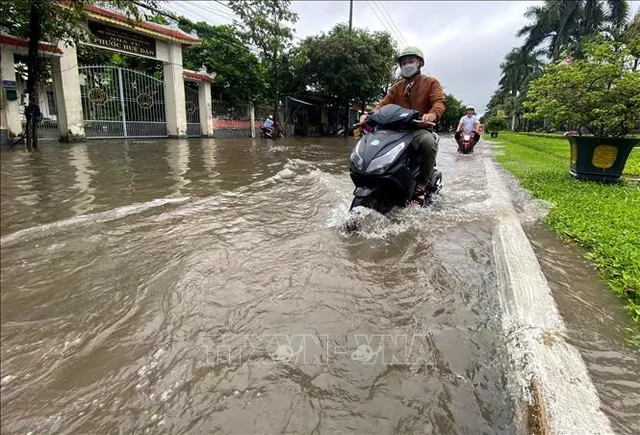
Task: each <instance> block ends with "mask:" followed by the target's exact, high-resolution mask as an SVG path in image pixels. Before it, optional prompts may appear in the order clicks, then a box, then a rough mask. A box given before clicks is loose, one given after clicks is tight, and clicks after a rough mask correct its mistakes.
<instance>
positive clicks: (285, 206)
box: [0, 138, 640, 434]
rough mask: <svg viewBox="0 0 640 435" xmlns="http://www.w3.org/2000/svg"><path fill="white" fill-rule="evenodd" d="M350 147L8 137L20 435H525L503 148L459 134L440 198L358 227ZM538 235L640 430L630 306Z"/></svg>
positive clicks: (613, 406)
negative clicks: (497, 194) (500, 235)
mask: <svg viewBox="0 0 640 435" xmlns="http://www.w3.org/2000/svg"><path fill="white" fill-rule="evenodd" d="M354 143H355V142H354V141H353V140H352V139H351V140H349V141H344V140H341V139H326V140H320V139H307V140H300V139H286V140H282V141H277V142H271V141H261V140H244V139H226V140H211V139H207V140H205V139H202V140H200V139H197V140H188V141H186V140H185V141H177V140H145V141H130V142H113V141H111V142H102V141H98V142H88V143H84V144H75V145H59V144H53V143H52V144H45V145H43V146H42V150H41V151H40V152H39V153H35V154H31V155H30V154H26V153H24V152H22V151H20V150H12V151H3V152H2V153H1V158H2V160H1V176H2V179H1V182H2V187H1V194H2V211H1V218H2V219H1V225H0V235H1V241H0V246H1V249H2V258H1V265H2V274H1V287H2V291H1V315H2V319H1V321H2V334H1V359H2V374H1V375H2V385H1V386H0V388H1V393H2V398H1V403H0V406H1V408H2V432H3V433H28V432H34V433H54V432H55V433H60V432H62V433H66V432H74V433H154V434H156V433H171V434H174V433H175V434H180V433H223V434H249V433H264V434H275V433H310V434H320V433H330V434H333V433H357V434H371V433H384V434H387V433H398V434H400V433H402V434H409V433H419V434H427V433H442V434H444V433H446V434H454V433H455V434H471V433H474V434H476V433H485V434H512V433H517V432H521V431H522V429H521V428H522V426H521V425H522V413H521V411H520V407H519V405H518V401H517V398H518V397H519V396H520V392H519V391H516V390H515V387H514V386H513V385H512V383H511V381H510V376H509V375H508V373H507V367H508V361H507V356H506V351H505V346H504V342H503V339H502V332H501V323H500V320H501V316H500V305H499V300H498V295H497V293H498V291H497V282H496V271H495V266H494V259H493V249H492V242H491V236H492V231H493V225H494V220H493V218H492V208H491V201H490V195H489V192H488V186H487V185H486V178H485V176H484V165H483V162H482V158H483V157H488V156H489V152H488V151H487V150H486V149H485V148H486V146H485V145H484V144H480V145H479V146H478V152H477V153H476V155H472V156H461V155H457V154H456V153H455V147H454V145H453V141H452V140H451V139H449V138H444V139H443V140H442V142H441V150H440V154H439V157H438V166H439V168H440V169H441V170H442V172H443V173H444V185H445V187H444V189H443V191H442V195H441V196H440V197H439V198H437V199H436V202H435V203H434V204H433V205H432V207H430V208H428V209H419V208H410V209H407V210H403V211H401V212H399V213H398V214H397V215H396V216H395V217H394V218H393V219H392V220H387V219H386V218H382V217H381V216H378V215H376V214H375V213H369V214H367V215H365V216H364V221H363V224H362V227H361V229H360V230H359V231H358V232H356V233H355V234H350V233H346V232H345V231H344V224H345V222H346V220H347V210H348V206H349V203H350V195H351V192H352V185H351V182H350V180H349V177H348V173H347V162H348V156H349V152H350V149H351V147H352V146H353V145H354ZM527 204H529V203H526V202H525V203H524V205H522V204H521V209H522V210H524V211H523V212H522V213H523V217H524V218H526V219H529V220H532V221H535V220H536V219H539V218H540V216H541V212H540V210H539V208H538V207H537V206H536V205H535V203H531V204H533V205H532V206H530V207H528V206H527ZM528 229H529V233H530V236H531V237H532V238H533V240H534V247H535V248H536V251H537V253H538V254H539V255H541V254H542V256H543V258H541V263H542V265H543V269H544V271H545V273H546V274H547V276H548V277H549V279H550V280H551V286H552V288H553V290H554V292H555V293H554V295H555V294H558V295H557V297H556V299H558V298H560V300H559V301H558V304H559V307H560V309H561V312H562V313H563V314H565V313H566V314H567V318H566V322H567V326H568V328H569V329H570V335H571V337H570V338H571V342H572V343H573V344H574V345H576V346H577V347H578V348H579V349H580V350H581V352H582V353H583V357H584V358H585V362H586V363H587V367H588V369H589V372H590V374H591V375H592V377H593V380H594V383H595V384H596V388H597V389H598V392H599V394H600V396H601V400H602V401H603V407H604V409H605V412H606V413H607V415H608V416H609V418H610V419H611V421H612V425H613V426H614V428H615V429H616V430H617V431H618V432H619V433H638V432H640V426H639V423H638V418H637V417H638V413H639V412H640V409H639V407H640V398H639V395H638V390H639V385H640V384H639V382H638V379H637V373H638V362H637V361H638V354H637V353H634V351H632V350H630V349H628V348H627V347H626V346H625V344H624V342H623V335H624V334H623V330H622V327H623V326H624V325H625V322H626V318H625V317H624V314H623V313H621V312H620V308H619V302H618V301H617V300H616V299H615V297H612V296H611V295H610V293H608V291H607V290H605V289H603V287H602V285H601V284H599V283H598V281H597V280H596V278H595V274H594V273H593V271H591V270H590V269H588V268H587V266H586V265H585V264H583V262H582V260H581V259H580V256H579V255H577V254H576V253H575V252H574V251H571V250H568V248H566V247H564V246H562V245H561V244H560V245H559V246H558V244H557V243H555V239H553V238H552V237H550V236H549V234H548V233H546V232H545V231H546V230H543V229H539V228H537V227H536V226H535V225H534V224H530V225H529V227H528ZM536 231H537V232H536ZM567 250H568V251H567ZM576 276H584V278H580V281H579V283H580V286H579V289H578V290H576V289H575V285H574V284H575V282H576ZM570 307H573V308H570ZM575 307H577V308H575ZM574 308H575V309H574ZM594 313H597V314H596V315H594ZM614 324H615V325H617V324H619V325H621V326H619V327H618V326H613V325H614Z"/></svg>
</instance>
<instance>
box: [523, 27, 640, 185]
mask: <svg viewBox="0 0 640 435" xmlns="http://www.w3.org/2000/svg"><path fill="white" fill-rule="evenodd" d="M524 105H525V107H526V108H528V109H530V110H531V112H530V113H528V114H527V115H525V116H527V117H529V118H543V117H545V116H546V117H549V118H550V119H552V120H553V121H554V123H555V124H556V125H564V124H566V125H569V126H571V129H572V130H574V132H572V133H571V134H566V135H565V136H566V137H567V139H568V140H569V143H570V146H571V164H570V174H571V175H572V176H573V177H574V178H578V179H586V180H595V181H602V182H617V181H620V180H621V179H622V171H623V170H624V166H625V164H626V162H627V158H628V157H629V154H630V153H631V150H632V149H633V147H634V146H638V145H640V138H638V137H637V136H635V137H633V136H631V134H632V133H634V132H635V133H637V132H639V131H640V73H638V71H634V59H633V56H632V54H631V50H630V48H629V47H628V46H627V45H625V44H622V43H618V42H614V41H610V40H606V39H604V38H603V37H597V38H594V39H592V40H591V41H588V42H586V43H585V45H584V58H581V59H573V58H567V59H564V60H562V61H558V62H555V63H552V64H549V65H547V66H546V67H545V69H544V72H543V74H542V76H541V77H539V78H537V79H535V80H534V81H533V82H532V83H531V84H530V85H529V92H528V94H527V99H526V101H525V102H524Z"/></svg>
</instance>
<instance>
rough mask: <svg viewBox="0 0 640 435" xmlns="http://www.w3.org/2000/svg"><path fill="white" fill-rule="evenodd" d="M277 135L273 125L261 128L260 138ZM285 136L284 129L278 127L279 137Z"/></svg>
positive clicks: (270, 137)
mask: <svg viewBox="0 0 640 435" xmlns="http://www.w3.org/2000/svg"><path fill="white" fill-rule="evenodd" d="M274 136H275V134H274V131H273V127H269V128H264V127H263V128H261V129H260V138H262V139H273V138H274ZM283 138H284V133H282V130H280V129H278V139H283Z"/></svg>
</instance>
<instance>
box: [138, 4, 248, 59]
mask: <svg viewBox="0 0 640 435" xmlns="http://www.w3.org/2000/svg"><path fill="white" fill-rule="evenodd" d="M135 4H136V5H138V6H140V7H143V8H145V9H148V10H150V11H153V12H155V13H157V14H159V15H162V16H164V17H168V18H171V19H172V20H174V21H180V17H178V16H176V15H175V14H172V13H171V12H168V11H165V10H161V9H157V8H154V7H151V6H148V5H146V4H144V3H137V2H136V3H135ZM184 18H186V17H184ZM190 21H191V20H190ZM211 38H212V39H216V40H218V41H221V42H224V43H226V44H229V45H232V46H234V47H238V48H242V49H243V50H248V51H250V52H251V53H253V54H256V55H257V54H259V53H256V52H254V51H253V50H252V49H251V48H250V47H247V46H245V45H240V44H238V43H236V42H235V41H230V40H227V39H224V38H217V37H214V36H211Z"/></svg>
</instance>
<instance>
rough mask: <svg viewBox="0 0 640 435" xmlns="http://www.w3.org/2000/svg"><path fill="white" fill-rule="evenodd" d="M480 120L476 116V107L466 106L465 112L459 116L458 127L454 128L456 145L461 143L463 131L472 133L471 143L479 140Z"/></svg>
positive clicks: (473, 143)
mask: <svg viewBox="0 0 640 435" xmlns="http://www.w3.org/2000/svg"><path fill="white" fill-rule="evenodd" d="M479 130H480V120H479V119H478V117H477V116H476V109H475V108H474V107H473V106H468V107H467V114H466V115H465V116H463V117H462V118H460V122H459V123H458V127H457V128H456V132H455V134H454V137H455V138H456V142H457V143H458V147H460V146H461V144H462V139H461V136H462V132H463V131H464V132H465V133H473V141H472V145H475V144H476V143H478V141H479V140H480V133H478V131H479Z"/></svg>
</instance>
